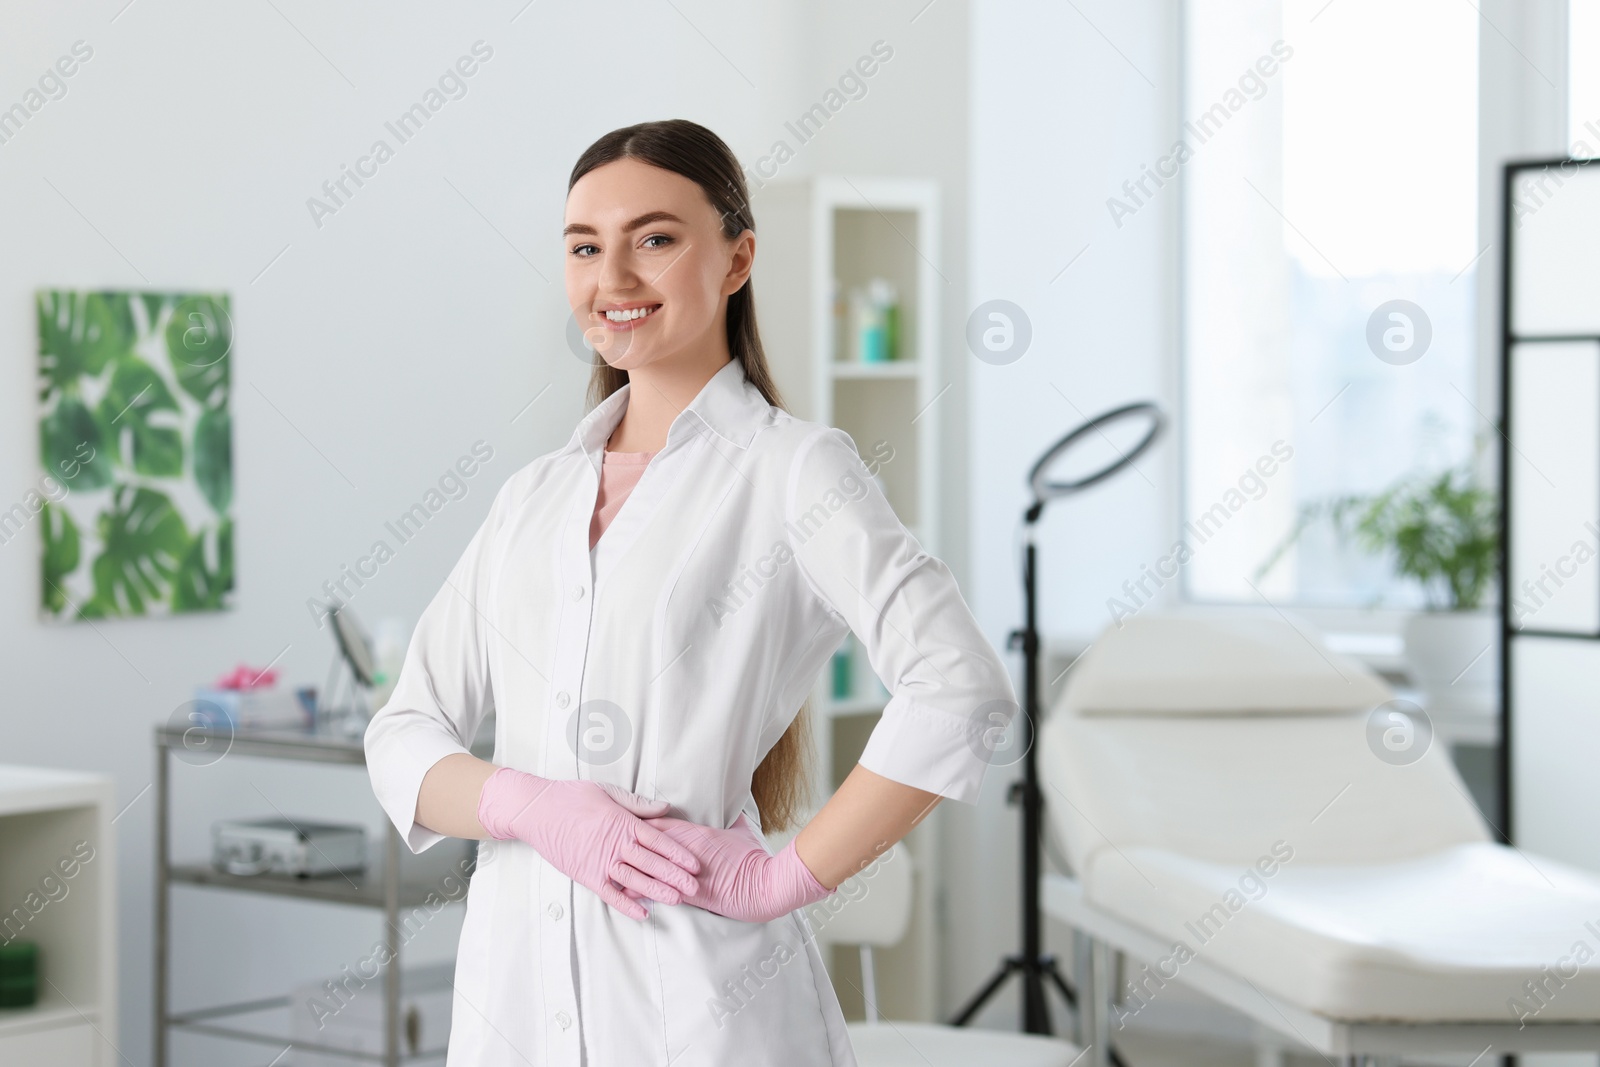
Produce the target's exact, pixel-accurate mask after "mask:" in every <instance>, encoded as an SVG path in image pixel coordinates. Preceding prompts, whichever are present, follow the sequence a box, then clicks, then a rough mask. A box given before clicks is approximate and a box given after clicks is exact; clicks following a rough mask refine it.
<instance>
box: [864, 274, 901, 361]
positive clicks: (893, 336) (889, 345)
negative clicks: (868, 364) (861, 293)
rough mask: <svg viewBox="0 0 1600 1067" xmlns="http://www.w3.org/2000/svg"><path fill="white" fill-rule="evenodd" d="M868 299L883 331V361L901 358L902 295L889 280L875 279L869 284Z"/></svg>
mask: <svg viewBox="0 0 1600 1067" xmlns="http://www.w3.org/2000/svg"><path fill="white" fill-rule="evenodd" d="M867 299H868V300H870V301H871V302H872V306H873V309H874V311H875V312H876V319H877V323H878V327H879V329H880V330H881V331H882V342H881V343H882V346H883V352H882V355H881V357H880V358H881V359H884V360H895V359H899V358H900V294H899V292H898V291H897V290H896V289H895V287H894V283H893V282H891V281H890V280H889V279H887V278H874V279H872V280H871V281H870V282H868V283H867Z"/></svg>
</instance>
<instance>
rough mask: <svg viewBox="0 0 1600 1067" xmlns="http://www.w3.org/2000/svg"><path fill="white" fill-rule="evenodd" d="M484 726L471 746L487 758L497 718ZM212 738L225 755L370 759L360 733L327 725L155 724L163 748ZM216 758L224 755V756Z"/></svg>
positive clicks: (339, 760) (342, 760) (348, 760)
mask: <svg viewBox="0 0 1600 1067" xmlns="http://www.w3.org/2000/svg"><path fill="white" fill-rule="evenodd" d="M483 726H484V728H483V729H480V730H479V734H478V737H477V738H476V739H475V740H474V741H473V742H472V745H471V746H470V747H471V751H472V754H473V755H475V756H479V757H481V758H484V759H487V758H489V757H490V756H491V755H493V753H494V720H493V719H488V720H485V722H484V724H483ZM211 742H215V743H216V746H217V748H219V749H220V750H221V752H222V754H223V755H239V756H260V757H263V758H266V759H294V760H309V761H311V762H314V763H346V764H365V763H366V762H367V753H366V750H365V749H364V748H363V747H362V735H361V734H356V735H354V736H351V735H349V734H344V733H340V732H337V731H335V730H330V729H327V728H325V727H317V728H313V727H301V728H295V727H282V728H274V729H244V730H234V731H228V730H215V729H210V728H207V727H200V726H176V725H161V726H157V727H156V744H157V745H158V746H159V747H161V748H165V749H173V750H182V749H186V748H191V747H193V746H196V745H197V744H201V743H204V744H207V745H208V746H209V744H210V743H211ZM215 758H216V759H221V758H222V756H221V755H219V756H217V757H215Z"/></svg>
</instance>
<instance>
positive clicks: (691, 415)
mask: <svg viewBox="0 0 1600 1067" xmlns="http://www.w3.org/2000/svg"><path fill="white" fill-rule="evenodd" d="M745 190H746V186H745V184H744V180H743V175H742V173H741V172H740V169H739V163H738V160H737V159H736V158H735V157H734V155H733V153H732V152H731V151H729V150H728V147H727V145H726V144H724V143H723V142H722V140H721V139H720V138H718V137H717V136H716V135H715V134H714V133H712V132H711V131H710V130H707V129H706V128H705V127H703V126H699V125H696V124H694V123H692V122H685V121H682V120H672V121H667V122H649V123H643V124H641V125H638V126H630V127H627V128H624V129H620V130H615V131H613V132H612V133H609V134H607V135H605V136H604V137H602V138H600V140H598V141H596V142H595V143H594V144H593V145H592V146H591V147H590V148H589V149H588V150H587V151H585V152H584V154H583V155H582V156H581V157H580V158H579V160H578V162H577V164H576V165H575V166H574V167H573V170H572V174H571V177H570V179H569V181H568V192H567V210H566V219H565V224H564V230H563V235H562V239H563V251H564V258H565V268H564V270H565V276H566V288H567V298H568V303H569V306H570V308H571V310H572V314H573V317H574V320H575V321H576V322H578V323H580V324H582V325H583V326H584V327H585V329H586V332H587V333H588V334H589V335H590V337H591V338H592V340H593V342H594V347H595V350H596V351H597V352H598V354H599V356H600V359H599V360H598V361H596V362H594V363H593V364H592V375H591V378H590V382H589V399H590V402H591V405H592V408H591V410H590V411H589V413H588V414H587V415H585V416H584V417H583V419H582V420H581V421H580V422H579V423H578V425H577V427H576V428H575V430H574V431H573V434H572V437H571V439H570V440H569V441H568V442H567V444H566V445H565V446H564V447H562V448H560V449H558V450H556V451H554V452H551V453H549V454H547V455H544V456H541V457H539V458H537V459H535V460H534V461H533V462H532V463H530V464H528V465H527V466H526V467H524V468H523V469H521V470H520V471H518V472H517V473H516V474H515V475H513V476H512V478H511V479H510V480H509V481H508V482H507V483H506V484H505V486H504V487H503V488H502V489H501V491H500V493H499V494H498V495H497V496H496V498H495V501H494V503H493V505H492V506H491V508H490V513H489V516H488V518H487V519H486V520H485V521H484V524H483V526H482V528H481V529H480V530H479V532H478V534H477V535H476V536H475V537H474V538H473V540H472V542H471V544H469V545H468V547H467V550H466V552H465V553H464V554H463V556H462V558H461V561H460V562H459V563H458V564H457V566H456V568H455V569H454V570H453V571H452V573H451V575H450V577H449V579H448V580H447V581H446V583H445V587H444V588H443V589H441V590H440V591H439V594H438V595H437V596H436V597H435V599H434V601H433V602H432V603H431V604H430V605H429V607H428V609H427V611H426V612H425V613H424V616H423V618H422V620H421V621H420V622H419V623H418V625H417V630H416V634H415V635H414V636H413V638H412V643H411V647H410V649H409V650H408V651H407V653H406V660H405V664H404V666H403V668H402V670H401V672H400V676H399V679H398V681H397V683H396V686H395V689H394V693H393V695H392V696H391V698H390V700H389V702H388V703H387V704H386V705H385V706H384V707H383V708H382V709H380V710H379V712H378V713H377V715H375V716H374V717H373V719H372V723H371V725H370V726H369V727H368V729H367V735H366V753H367V767H368V771H369V773H370V775H371V777H372V782H373V789H374V792H375V793H376V795H377V797H378V799H379V801H380V802H381V803H382V804H383V806H384V809H385V811H386V812H387V813H388V815H389V817H390V819H391V820H392V821H393V823H394V825H395V827H396V829H397V830H398V831H399V832H400V834H401V837H402V839H403V840H404V841H405V842H406V843H407V845H408V846H409V847H410V848H411V849H412V850H413V851H421V850H422V849H424V848H427V847H429V846H430V845H432V844H434V843H436V842H437V841H439V840H440V839H441V838H442V837H443V836H445V835H451V836H456V837H470V838H477V839H483V838H492V839H494V841H495V842H496V844H495V847H494V848H493V849H492V850H490V851H489V852H488V856H489V858H488V859H487V860H485V859H481V858H480V862H479V866H478V869H477V872H476V873H475V875H474V877H473V879H472V886H471V889H470V890H469V892H468V898H467V916H466V920H465V923H464V925H463V927H462V932H461V943H460V950H459V952H458V955H457V965H456V981H455V1000H454V1003H453V1011H452V1024H451V1029H450V1047H449V1058H450V1062H452V1063H456V1062H461V1063H472V1064H476V1065H479V1067H501V1065H504V1067H513V1065H517V1067H520V1065H524V1064H528V1063H535V1062H537V1063H541V1064H561V1065H572V1067H576V1065H578V1064H580V1063H587V1064H590V1065H591V1067H643V1065H647V1064H650V1065H656V1067H667V1065H669V1064H687V1063H690V1062H693V1063H718V1064H721V1063H739V1064H741V1065H748V1067H763V1065H764V1067H854V1065H855V1062H856V1060H855V1057H854V1055H853V1054H852V1051H851V1046H850V1041H849V1037H848V1034H847V1031H846V1028H845V1023H844V1016H843V1013H842V1011H841V1009H840V1007H839V1002H838V998H837V996H836V995H835V993H834V989H833V986H832V984H831V983H830V981H829V978H828V973H827V970H826V968H825V967H824V966H823V962H822V956H821V952H820V950H819V948H818V947H817V945H816V936H815V930H814V929H813V928H812V926H811V922H812V920H811V919H810V918H809V917H808V913H807V911H806V909H807V908H808V907H809V906H811V905H813V904H818V903H819V902H820V901H822V900H824V899H825V898H827V897H829V896H831V895H832V894H833V893H834V892H835V890H836V888H837V887H838V886H840V885H841V884H842V883H843V882H844V881H845V880H846V879H847V878H849V877H851V876H852V875H855V874H856V873H857V872H859V871H862V870H864V869H866V868H868V867H869V865H871V864H872V863H874V862H875V861H877V860H879V859H880V858H881V857H882V856H883V854H884V853H885V852H886V851H887V850H889V849H890V848H892V847H893V846H894V844H895V843H896V842H898V841H899V840H900V839H901V838H903V837H904V836H905V835H906V834H907V833H908V832H909V831H910V830H911V829H912V827H914V826H915V825H916V824H917V823H918V822H920V821H921V820H922V819H923V818H924V817H925V816H926V815H927V814H928V813H929V812H930V811H931V810H932V809H933V807H934V805H936V804H937V803H939V802H940V800H941V798H944V797H949V798H953V799H957V800H960V801H963V802H966V803H975V802H976V800H977V796H978V791H979V788H980V786H981V784H982V779H983V776H984V772H985V770H986V769H987V767H988V765H989V763H990V761H991V758H992V756H993V750H992V742H991V743H990V744H989V745H986V744H985V741H984V739H985V737H986V736H992V734H993V733H994V730H993V727H994V725H995V721H994V718H991V716H992V715H993V714H994V712H995V709H996V707H997V706H1001V707H1005V708H1008V709H1009V710H1010V712H1011V713H1012V714H1014V713H1015V712H1016V710H1017V703H1016V699H1015V694H1014V692H1013V690H1012V687H1011V681H1010V677H1009V675H1008V674H1007V672H1006V669H1005V666H1004V665H1003V664H1002V663H1001V661H1000V658H999V656H998V655H997V654H996V653H995V651H994V648H993V647H992V646H991V645H990V644H989V643H988V641H987V640H986V639H985V638H984V636H983V634H982V631H981V629H980V628H979V627H978V625H977V623H976V621H975V620H974V619H973V617H972V614H971V612H970V611H969V610H968V608H967V606H966V603H965V601H964V600H963V598H962V596H961V593H960V590H959V589H958V588H957V586H956V583H955V580H954V578H953V577H952V576H951V574H950V571H949V568H948V567H946V566H945V565H944V564H943V563H942V562H941V561H940V560H938V559H936V558H934V557H933V556H931V555H929V554H928V553H927V552H925V551H924V550H923V549H922V547H921V546H920V545H919V544H918V543H917V541H916V539H915V537H913V536H912V534H911V532H910V531H909V530H908V529H906V527H905V525H904V524H903V523H901V521H900V519H899V517H898V516H896V514H895V513H894V510H893V509H892V508H891V507H890V505H889V501H888V499H887V498H886V496H885V495H884V492H883V489H882V487H881V486H879V485H878V483H877V482H875V481H874V480H873V478H872V476H871V473H870V471H869V470H868V469H867V466H866V464H865V463H863V461H862V457H861V454H860V453H859V452H858V451H857V449H856V446H855V442H854V441H853V440H852V439H851V438H850V436H849V435H848V434H846V433H845V432H843V431H842V430H839V429H836V428H834V427H832V426H828V425H825V424H822V423H816V422H808V421H805V420H801V419H797V418H795V417H794V416H793V415H792V414H791V413H790V412H789V411H787V410H786V409H785V408H784V407H783V404H782V401H781V399H780V397H779V396H778V391H777V389H776V388H775V387H774V385H773V383H772V376H771V372H770V370H769V368H768V366H767V360H766V355H765V353H764V351H763V349H762V346H761V338H760V335H759V333H758V331H757V329H756V319H755V302H754V297H753V296H752V295H751V291H750V270H751V267H752V266H753V264H754V260H755V249H756V237H755V220H754V218H753V217H752V215H751V212H750V207H749V204H748V203H747V202H746V197H745ZM613 457H617V458H615V459H614V458H613ZM619 465H620V466H621V467H624V468H626V467H632V468H634V469H633V470H632V471H629V472H628V473H629V474H635V473H636V474H637V481H636V482H635V483H634V484H632V486H631V487H629V488H628V489H627V495H626V498H625V499H624V500H623V501H622V503H621V504H620V505H619V506H617V508H616V510H615V513H614V514H612V515H610V516H609V521H608V522H602V523H600V525H601V526H602V529H600V530H599V531H598V534H597V535H592V531H593V530H594V527H595V525H596V517H597V514H598V515H599V517H600V518H601V519H605V518H606V515H605V514H604V510H605V509H606V508H607V507H609V506H610V505H611V504H612V502H613V501H614V500H615V497H614V496H613V495H612V492H611V490H612V489H613V488H615V487H616V485H617V484H618V483H613V482H609V481H608V480H607V472H610V471H612V470H614V469H616V468H617V467H618V466H619ZM639 468H642V469H639ZM597 508H598V509H600V511H599V512H597ZM763 558H766V559H768V560H769V565H768V566H766V567H765V568H763V571H762V573H761V577H762V579H763V581H762V584H761V585H760V587H759V590H751V591H754V592H758V593H759V595H754V596H748V597H746V598H745V599H744V600H743V601H741V602H740V604H739V610H738V612H737V614H732V615H728V616H726V617H722V618H719V617H717V616H716V614H715V613H714V612H711V611H708V610H707V605H708V604H709V603H710V602H711V601H712V599H714V598H715V597H717V596H721V595H726V594H727V593H728V592H729V591H730V590H733V589H734V588H736V583H741V585H742V587H743V588H746V589H747V590H748V583H749V578H750V572H749V569H748V567H747V566H746V563H747V562H748V561H751V560H758V561H759V560H761V559H763ZM780 558H781V559H782V560H783V561H785V565H783V566H775V565H772V562H771V561H775V560H777V559H780ZM790 564H792V565H790ZM851 631H854V633H855V635H856V637H857V638H858V639H859V640H860V641H861V642H862V645H863V646H864V647H865V649H866V652H867V655H868V658H869V660H870V661H871V663H872V667H873V670H874V671H875V672H876V673H877V674H878V676H879V677H880V678H881V679H882V680H883V681H884V683H885V684H886V685H888V686H891V687H892V690H893V694H894V695H893V697H892V699H891V700H890V701H889V702H888V704H887V705H886V706H885V707H884V709H883V712H882V715H881V717H880V719H879V721H878V723H877V724H876V725H875V726H874V728H873V732H872V736H871V738H870V739H869V741H868V744H867V746H866V749H865V751H864V752H863V754H862V756H861V758H860V760H859V762H858V765H857V766H856V767H855V768H854V769H853V770H852V771H851V772H850V774H849V776H848V777H847V778H846V779H845V781H844V782H843V784H842V785H840V786H839V788H838V789H837V791H836V792H835V793H834V795H833V796H832V797H831V798H830V799H828V801H827V803H826V804H825V805H823V806H822V808H821V809H820V810H817V811H816V812H815V814H813V815H811V817H810V819H809V821H806V822H805V825H804V826H803V827H802V828H801V829H800V831H799V833H798V834H797V835H795V836H794V837H792V838H791V839H790V840H788V841H787V843H785V844H783V845H782V847H780V848H777V849H776V850H774V848H773V847H772V846H769V844H768V842H767V839H766V838H765V836H764V835H767V834H777V833H780V832H784V831H787V830H792V829H793V828H794V826H795V825H796V824H798V823H799V822H801V821H802V818H801V816H802V815H803V814H804V813H805V811H806V809H807V800H808V798H807V797H806V796H805V786H806V785H807V784H808V783H809V781H810V774H809V771H808V768H807V763H808V759H809V755H810V740H809V737H808V716H809V709H808V708H807V706H806V704H807V701H806V696H807V694H808V693H809V692H810V691H811V690H812V688H813V686H814V684H815V682H816V680H817V678H818V676H819V674H820V672H821V670H822V668H823V666H824V664H826V663H827V661H828V659H829V658H830V657H831V656H832V654H833V653H834V651H835V650H836V649H837V648H838V647H839V645H840V643H841V641H842V640H843V639H844V637H845V635H846V634H847V633H849V632H851ZM906 634H915V637H916V639H915V644H913V643H912V642H911V641H910V640H908V639H907V638H906V637H905V636H904V635H906ZM491 710H497V712H498V713H497V715H496V720H497V722H496V728H495V752H494V762H493V763H489V762H485V761H483V760H480V759H478V758H477V757H475V756H473V755H472V754H471V752H470V751H469V750H468V748H467V742H468V740H469V739H471V738H472V737H473V736H475V733H476V731H477V729H478V726H479V724H480V723H481V722H482V721H483V719H484V718H485V717H486V716H487V714H488V713H489V711H491ZM998 717H999V716H995V718H998ZM1005 721H1006V722H1009V716H1005ZM1001 725H1003V724H1001ZM780 964H781V965H780ZM685 1052H687V1053H688V1054H689V1055H688V1057H687V1058H685V1056H684V1053H685Z"/></svg>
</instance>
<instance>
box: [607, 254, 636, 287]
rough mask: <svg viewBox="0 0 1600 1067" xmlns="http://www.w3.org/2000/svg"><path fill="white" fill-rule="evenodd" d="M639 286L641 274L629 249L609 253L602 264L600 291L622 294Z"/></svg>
mask: <svg viewBox="0 0 1600 1067" xmlns="http://www.w3.org/2000/svg"><path fill="white" fill-rule="evenodd" d="M638 284H639V272H638V269H637V267H636V266H635V264H634V262H633V256H632V254H631V252H630V251H629V250H627V249H623V250H622V251H608V252H607V253H606V255H605V259H604V260H603V261H602V262H601V264H600V291H601V292H602V293H622V292H626V291H628V290H629V289H632V288H634V287H636V286H637V285H638Z"/></svg>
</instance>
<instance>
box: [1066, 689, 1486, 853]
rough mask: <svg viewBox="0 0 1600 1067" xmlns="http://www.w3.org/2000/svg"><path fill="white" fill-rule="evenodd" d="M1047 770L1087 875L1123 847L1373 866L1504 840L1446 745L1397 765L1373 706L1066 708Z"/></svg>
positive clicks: (1069, 848)
mask: <svg viewBox="0 0 1600 1067" xmlns="http://www.w3.org/2000/svg"><path fill="white" fill-rule="evenodd" d="M1039 773H1040V777H1041V778H1042V780H1043V789H1044V803H1045V814H1046V818H1047V825H1048V826H1049V829H1050V832H1051V833H1052V834H1053V835H1054V836H1055V837H1056V839H1057V840H1058V841H1059V842H1060V843H1061V845H1062V847H1063V848H1064V850H1065V851H1066V854H1067V856H1068V858H1069V860H1070V862H1071V864H1072V869H1073V870H1074V871H1084V870H1087V869H1088V866H1089V863H1088V861H1089V859H1090V857H1091V856H1093V855H1095V854H1097V853H1099V852H1103V851H1109V850H1111V849H1113V847H1116V848H1123V849H1127V848H1131V847H1134V846H1149V847H1153V848H1161V849H1166V850H1167V851H1169V852H1173V853H1177V854H1180V855H1187V856H1193V857H1194V858H1196V859H1199V860H1209V861H1212V862H1217V863H1226V864H1234V865H1237V864H1240V863H1250V862H1253V861H1254V860H1255V859H1256V857H1258V856H1260V855H1261V854H1262V853H1264V852H1266V851H1267V849H1268V848H1269V847H1270V846H1271V845H1272V843H1273V842H1274V841H1277V840H1280V839H1281V840H1284V841H1287V842H1288V843H1289V844H1290V845H1292V846H1293V847H1294V849H1295V850H1296V853H1297V855H1298V857H1299V859H1300V860H1301V861H1303V862H1306V863H1370V862H1385V861H1389V860H1401V859H1406V858H1408V857H1410V856H1418V855H1422V854H1424V853H1427V852H1436V851H1438V850H1439V849H1442V848H1447V847H1449V846H1450V845H1454V844H1461V843H1465V842H1471V841H1487V840H1488V839H1489V836H1490V835H1489V830H1488V827H1487V826H1485V825H1484V822H1483V817H1482V816H1481V815H1479V814H1478V810H1477V808H1476V807H1474V805H1473V803H1472V801H1471V799H1469V797H1468V794H1467V791H1466V786H1465V785H1463V784H1462V782H1461V778H1460V775H1458V774H1457V773H1456V769H1455V766H1454V765H1453V764H1452V763H1451V762H1450V757H1449V754H1448V752H1447V751H1446V749H1445V746H1444V745H1443V744H1441V743H1439V742H1438V740H1437V739H1434V741H1433V742H1432V743H1431V744H1430V746H1429V747H1428V749H1427V751H1426V752H1424V753H1423V755H1422V757H1421V758H1420V759H1418V760H1417V761H1416V762H1413V763H1411V764H1409V765H1406V766H1395V765H1392V764H1389V763H1385V762H1384V761H1383V760H1381V759H1379V758H1378V756H1377V755H1376V754H1375V753H1374V751H1373V749H1372V747H1371V745H1370V744H1369V741H1368V735H1367V716H1365V715H1359V714H1356V715H1291V716H1285V717H1282V718H1271V717H1267V716H1240V717H1216V718H1205V717H1195V716H1183V717H1178V718H1148V717H1143V716H1134V717H1127V718H1123V717H1115V716H1086V717H1082V718H1079V717H1074V716H1070V715H1059V714H1058V715H1056V716H1054V717H1053V718H1051V719H1049V720H1048V721H1046V722H1045V724H1044V726H1043V727H1042V728H1041V729H1040V731H1039Z"/></svg>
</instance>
